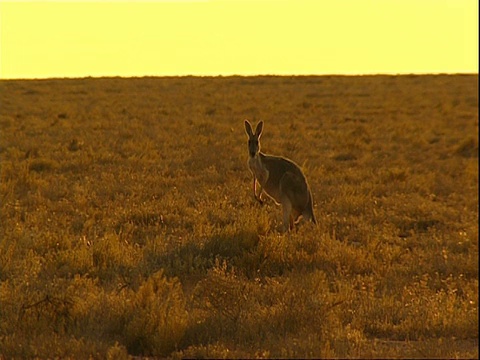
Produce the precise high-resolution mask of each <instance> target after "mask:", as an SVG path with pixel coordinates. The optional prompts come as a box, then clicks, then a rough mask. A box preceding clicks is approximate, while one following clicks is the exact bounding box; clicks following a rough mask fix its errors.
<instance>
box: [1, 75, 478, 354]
mask: <svg viewBox="0 0 480 360" xmlns="http://www.w3.org/2000/svg"><path fill="white" fill-rule="evenodd" d="M477 93H478V76H477V75H450V76H447V75H438V76H364V77H341V76H338V77H335V76H332V77H329V76H323V77H250V78H249V77H246V78H242V77H226V78H194V77H185V78H138V79H120V78H108V79H76V80H66V79H65V80H38V81H33V80H31V81H19V80H15V81H14V80H12V81H1V82H0V104H1V106H0V128H1V138H0V165H1V170H0V171H1V174H0V176H1V178H0V179H1V181H0V215H1V228H0V239H1V240H0V319H1V321H0V357H2V356H3V357H5V358H12V357H14V358H22V357H25V358H32V357H39V358H47V357H48V358H69V357H70V358H89V357H92V358H111V359H118V358H129V357H131V356H151V357H170V358H184V357H189V358H192V357H194V358H201V357H204V358H205V357H207V358H269V357H270V358H278V357H288V358H308V357H313V358H319V357H329V358H332V357H342V358H344V357H349V358H359V357H360V358H392V357H393V358H405V357H415V358H418V357H420V358H432V357H437V358H478V349H477V346H478V224H477V221H478V96H477ZM245 118H248V119H249V120H251V121H253V122H256V121H258V120H264V121H265V129H264V135H263V138H262V140H263V141H262V145H263V150H264V151H265V152H267V153H272V154H278V155H284V156H287V157H289V158H291V159H293V160H294V161H296V162H297V163H299V164H300V165H301V166H302V168H303V170H304V171H305V174H306V176H307V178H308V181H309V183H310V186H311V188H312V193H313V197H314V202H315V213H316V217H317V221H318V223H319V224H318V226H317V227H315V226H313V225H312V224H309V223H304V224H303V225H302V226H300V228H299V230H298V231H297V232H293V233H289V234H285V235H281V234H279V233H278V232H277V231H276V228H277V227H278V225H279V224H280V222H281V211H280V208H278V207H276V206H274V205H273V204H272V203H271V202H270V203H268V204H267V205H265V206H263V207H262V206H260V205H258V204H257V203H256V202H255V200H254V199H253V194H252V192H251V181H252V180H251V175H250V173H249V171H248V169H247V165H246V161H247V156H248V155H247V147H246V135H245V133H244V128H243V120H244V119H245Z"/></svg>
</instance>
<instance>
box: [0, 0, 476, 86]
mask: <svg viewBox="0 0 480 360" xmlns="http://www.w3.org/2000/svg"><path fill="white" fill-rule="evenodd" d="M0 46H1V47H0V53H1V54H0V55H1V56H0V78H2V79H9V78H48V77H84V76H146V75H158V76H161V75H232V74H239V75H255V74H280V75H285V74H294V75H297V74H298V75H305V74H378V73H388V74H392V73H393V74H397V73H458V72H461V73H478V2H477V1H476V0H328V1H323V0H258V1H256V0H210V1H208V0H207V1H185V0H183V1H174V0H169V1H145V2H137V1H125V0H124V1H110V2H95V1H84V2H67V1H56V2H53V1H50V2H39V1H22V2H19V1H10V2H7V1H3V0H0Z"/></svg>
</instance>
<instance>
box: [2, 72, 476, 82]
mask: <svg viewBox="0 0 480 360" xmlns="http://www.w3.org/2000/svg"><path fill="white" fill-rule="evenodd" d="M440 75H452V76H453V75H457V76H465V75H477V76H478V71H477V72H399V73H393V72H391V73H388V72H385V73H382V72H379V73H343V74H342V73H331V74H327V73H326V74H274V73H272V74H267V73H264V74H247V75H245V74H227V75H226V74H203V75H202V74H182V75H181V74H178V75H166V74H165V75H85V76H46V77H43V76H40V77H6V78H4V77H1V76H0V81H13V80H19V81H22V80H82V79H114V78H115V79H118V78H120V79H141V78H187V77H190V78H191V77H196V78H227V77H244V78H248V77H322V76H336V77H362V76H365V77H367V76H440Z"/></svg>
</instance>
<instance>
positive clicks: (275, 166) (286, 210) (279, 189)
mask: <svg viewBox="0 0 480 360" xmlns="http://www.w3.org/2000/svg"><path fill="white" fill-rule="evenodd" d="M245 131H246V132H247V135H248V153H249V159H248V167H249V168H250V171H251V172H252V174H253V196H254V197H255V199H256V200H257V201H258V202H259V203H260V204H263V200H262V194H263V192H265V193H266V194H267V195H268V196H269V197H270V198H272V199H273V200H274V201H275V203H276V204H277V205H282V210H283V230H284V232H286V231H288V230H292V229H293V228H294V226H295V224H297V223H298V222H299V221H300V217H301V216H303V217H304V218H305V219H306V220H311V221H312V222H313V223H314V224H316V223H317V222H316V220H315V215H314V214H313V198H312V193H311V191H310V188H309V186H308V183H307V179H306V178H305V175H304V174H303V172H302V170H301V169H300V167H299V166H298V165H297V164H295V163H294V162H293V161H292V160H289V159H286V158H284V157H280V156H272V155H266V154H263V153H262V152H260V136H261V135H262V131H263V121H260V122H259V123H258V124H257V127H256V128H255V133H254V132H253V131H252V126H251V125H250V122H249V121H248V120H245ZM257 183H258V184H259V185H260V191H259V193H258V195H257Z"/></svg>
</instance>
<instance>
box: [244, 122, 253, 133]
mask: <svg viewBox="0 0 480 360" xmlns="http://www.w3.org/2000/svg"><path fill="white" fill-rule="evenodd" d="M245 131H246V132H247V135H248V136H250V137H253V131H252V125H250V123H249V122H248V120H245Z"/></svg>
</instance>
